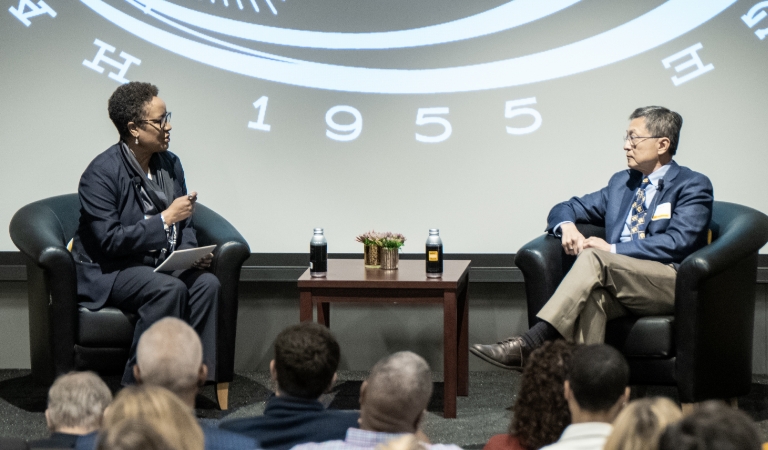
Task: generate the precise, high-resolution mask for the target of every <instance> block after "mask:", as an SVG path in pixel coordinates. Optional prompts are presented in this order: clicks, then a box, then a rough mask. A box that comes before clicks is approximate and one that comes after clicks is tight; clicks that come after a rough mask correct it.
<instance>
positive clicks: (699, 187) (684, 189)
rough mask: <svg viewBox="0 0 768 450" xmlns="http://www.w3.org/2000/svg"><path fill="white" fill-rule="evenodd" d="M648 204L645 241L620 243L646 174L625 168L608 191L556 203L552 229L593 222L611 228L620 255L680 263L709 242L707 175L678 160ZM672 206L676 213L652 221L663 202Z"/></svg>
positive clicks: (609, 235)
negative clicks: (636, 195) (564, 225)
mask: <svg viewBox="0 0 768 450" xmlns="http://www.w3.org/2000/svg"><path fill="white" fill-rule="evenodd" d="M669 164H670V165H671V167H670V168H669V170H668V171H667V173H666V174H665V175H664V182H663V188H662V189H661V190H660V191H659V190H657V192H656V195H655V196H654V197H653V201H652V203H651V205H650V207H649V208H648V215H647V217H646V220H649V221H650V222H647V223H648V225H647V228H646V230H645V235H646V237H645V239H637V240H632V241H628V242H619V238H620V237H621V232H622V230H623V228H624V223H625V222H626V220H627V216H628V215H629V209H630V207H631V206H632V202H633V201H634V197H635V192H636V191H637V189H638V188H639V187H640V183H641V181H642V179H643V174H642V173H640V172H639V171H636V170H632V169H629V170H624V171H621V172H619V173H617V174H615V175H613V177H611V180H610V181H609V182H608V186H606V187H604V188H603V189H601V190H599V191H597V192H593V193H591V194H587V195H585V196H583V197H573V198H572V199H570V200H568V201H566V202H563V203H559V204H557V205H555V207H554V208H552V210H551V211H550V212H549V217H548V218H547V232H549V233H553V230H554V228H555V227H556V226H557V225H558V224H560V223H562V222H574V223H590V224H593V225H599V226H604V227H605V234H606V241H607V242H608V243H609V244H616V253H617V254H620V255H627V256H631V257H633V258H638V259H647V260H651V261H657V262H660V263H663V264H670V263H673V264H679V263H680V262H682V261H683V259H685V258H686V257H687V256H688V255H690V254H691V253H693V252H695V251H696V250H698V249H700V248H701V247H703V246H705V245H706V244H707V232H708V226H709V221H710V219H711V218H712V203H713V201H714V197H713V189H712V183H711V182H710V181H709V178H707V177H706V176H705V175H702V174H700V173H698V172H694V171H692V170H690V169H689V168H687V167H682V166H679V165H677V163H676V162H674V161H672V162H670V163H669ZM665 203H669V204H670V211H671V214H670V217H669V218H664V219H657V220H651V218H652V216H653V214H654V211H656V208H657V207H658V206H659V205H663V204H665Z"/></svg>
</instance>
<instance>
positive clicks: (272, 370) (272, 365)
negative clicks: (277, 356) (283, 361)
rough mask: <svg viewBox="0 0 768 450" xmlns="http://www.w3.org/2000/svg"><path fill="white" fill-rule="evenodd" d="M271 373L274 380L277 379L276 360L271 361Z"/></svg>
mask: <svg viewBox="0 0 768 450" xmlns="http://www.w3.org/2000/svg"><path fill="white" fill-rule="evenodd" d="M269 375H270V376H271V377H272V381H277V369H275V360H274V359H273V360H272V361H270V362H269Z"/></svg>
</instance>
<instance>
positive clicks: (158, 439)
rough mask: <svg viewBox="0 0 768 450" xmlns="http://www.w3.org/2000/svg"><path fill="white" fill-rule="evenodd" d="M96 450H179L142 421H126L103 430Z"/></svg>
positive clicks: (150, 425)
mask: <svg viewBox="0 0 768 450" xmlns="http://www.w3.org/2000/svg"><path fill="white" fill-rule="evenodd" d="M96 450H180V449H178V448H176V447H174V446H173V445H171V444H169V443H168V442H166V441H165V439H164V438H163V436H162V435H161V434H160V432H159V431H158V430H157V428H156V427H155V426H154V425H153V424H152V423H150V422H148V421H146V420H143V419H128V420H123V421H122V422H119V423H117V424H116V425H114V426H111V427H109V428H107V429H105V430H104V433H102V434H101V435H100V437H99V441H98V442H97V445H96Z"/></svg>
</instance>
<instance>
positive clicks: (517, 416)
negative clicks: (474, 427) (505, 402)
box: [483, 339, 576, 450]
mask: <svg viewBox="0 0 768 450" xmlns="http://www.w3.org/2000/svg"><path fill="white" fill-rule="evenodd" d="M575 348H576V346H575V345H574V344H571V343H568V342H566V341H564V340H562V339H560V340H556V341H548V342H546V343H544V345H542V346H541V347H539V348H538V349H536V350H534V351H533V353H531V357H530V360H529V361H528V363H527V364H526V366H525V369H524V370H523V377H522V382H521V383H520V391H519V392H518V393H517V400H516V401H515V406H514V408H513V410H514V411H513V412H514V414H513V416H512V423H511V424H510V425H509V432H508V433H504V434H497V435H496V436H493V437H491V439H490V440H488V443H487V444H485V448H484V449H483V450H533V449H538V448H541V447H543V446H545V445H548V444H551V443H553V442H555V441H556V440H557V439H558V438H559V437H560V435H561V434H562V433H563V430H564V429H565V427H567V426H568V424H570V423H571V412H570V410H569V409H568V403H567V402H566V401H565V397H564V396H563V384H564V383H565V377H566V375H567V372H568V367H569V365H570V361H571V355H572V354H573V350H574V349H575Z"/></svg>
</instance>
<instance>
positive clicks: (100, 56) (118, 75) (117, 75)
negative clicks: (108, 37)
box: [83, 39, 141, 84]
mask: <svg viewBox="0 0 768 450" xmlns="http://www.w3.org/2000/svg"><path fill="white" fill-rule="evenodd" d="M93 44H94V45H96V46H98V47H99V51H98V52H97V53H96V56H95V57H94V58H93V61H88V60H87V59H84V60H83V65H84V66H85V67H89V68H91V69H93V70H95V71H96V72H99V73H104V68H103V67H101V66H100V65H99V64H101V63H104V64H107V65H110V66H112V67H114V68H115V69H118V70H119V72H110V73H109V74H108V76H109V78H112V79H113V80H115V81H117V82H118V83H120V84H125V83H127V82H128V80H127V79H126V78H125V73H126V72H128V69H129V68H130V67H131V64H136V65H137V66H138V65H140V64H141V60H140V59H139V58H136V57H134V56H131V55H129V54H128V53H125V52H120V57H121V58H123V59H124V60H125V62H123V63H120V62H117V61H115V60H114V59H112V58H110V57H108V56H105V55H104V54H105V53H106V52H109V53H113V52H114V51H115V47H112V46H111V45H109V44H107V43H106V42H103V41H100V40H99V39H96V40H95V41H93Z"/></svg>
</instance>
